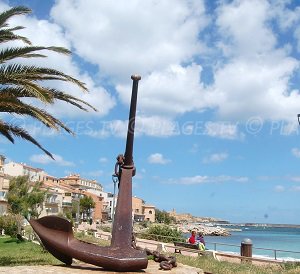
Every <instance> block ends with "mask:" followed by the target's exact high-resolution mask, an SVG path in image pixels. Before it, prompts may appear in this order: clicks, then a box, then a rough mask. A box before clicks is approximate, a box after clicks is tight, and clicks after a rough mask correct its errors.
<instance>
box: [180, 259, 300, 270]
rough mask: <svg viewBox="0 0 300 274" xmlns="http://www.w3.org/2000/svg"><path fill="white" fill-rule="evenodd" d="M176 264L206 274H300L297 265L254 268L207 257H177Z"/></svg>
mask: <svg viewBox="0 0 300 274" xmlns="http://www.w3.org/2000/svg"><path fill="white" fill-rule="evenodd" d="M176 257H177V262H179V263H182V264H185V265H189V266H193V267H197V268H201V269H203V270H204V271H206V272H210V273H214V274H233V273H239V274H257V273H259V274H281V273H288V274H296V273H300V267H299V265H297V264H293V265H291V264H283V265H281V266H280V265H268V266H256V265H252V264H240V263H229V262H219V261H216V260H215V259H213V258H211V257H207V256H201V257H198V258H196V257H190V256H183V255H177V256H176Z"/></svg>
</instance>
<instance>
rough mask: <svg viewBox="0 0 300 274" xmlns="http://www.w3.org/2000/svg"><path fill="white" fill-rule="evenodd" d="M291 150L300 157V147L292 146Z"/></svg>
mask: <svg viewBox="0 0 300 274" xmlns="http://www.w3.org/2000/svg"><path fill="white" fill-rule="evenodd" d="M291 152H292V154H293V155H294V156H295V157H296V158H300V149H299V148H296V147H294V148H292V150H291Z"/></svg>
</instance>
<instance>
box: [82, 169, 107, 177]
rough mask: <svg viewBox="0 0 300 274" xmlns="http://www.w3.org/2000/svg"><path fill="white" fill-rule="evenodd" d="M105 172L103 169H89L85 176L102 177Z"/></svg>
mask: <svg viewBox="0 0 300 274" xmlns="http://www.w3.org/2000/svg"><path fill="white" fill-rule="evenodd" d="M103 174H104V172H103V170H94V171H89V172H87V173H84V175H85V176H89V177H100V176H102V175H103Z"/></svg>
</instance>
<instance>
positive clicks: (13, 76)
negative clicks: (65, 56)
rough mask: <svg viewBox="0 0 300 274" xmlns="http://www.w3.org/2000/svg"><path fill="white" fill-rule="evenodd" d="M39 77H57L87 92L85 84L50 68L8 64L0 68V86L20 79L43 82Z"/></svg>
mask: <svg viewBox="0 0 300 274" xmlns="http://www.w3.org/2000/svg"><path fill="white" fill-rule="evenodd" d="M41 76H51V77H57V78H56V80H60V81H66V82H71V83H73V84H76V85H77V86H78V87H80V88H81V89H82V90H84V91H87V88H86V86H85V84H84V83H83V82H81V81H79V80H77V79H76V78H74V77H72V76H70V75H67V74H65V73H63V72H61V71H58V70H56V69H51V68H44V67H36V66H26V65H20V64H9V65H2V66H0V84H6V83H12V84H14V83H18V82H19V81H20V80H22V79H29V80H31V81H38V80H44V78H41Z"/></svg>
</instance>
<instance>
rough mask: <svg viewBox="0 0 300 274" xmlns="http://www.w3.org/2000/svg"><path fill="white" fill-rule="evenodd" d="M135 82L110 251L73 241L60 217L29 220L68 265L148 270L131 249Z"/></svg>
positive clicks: (141, 254)
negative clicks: (79, 262)
mask: <svg viewBox="0 0 300 274" xmlns="http://www.w3.org/2000/svg"><path fill="white" fill-rule="evenodd" d="M131 79H132V80H133V86H132V95H131V103H130V112H129V122H128V133H127V141H126V149H125V155H124V156H125V159H124V164H123V165H122V166H120V174H119V176H118V177H119V178H120V187H119V195H118V201H117V207H116V213H115V217H114V223H113V230H112V240H111V246H110V247H101V246H97V245H95V244H90V243H86V242H83V241H80V240H77V239H76V238H74V235H73V231H72V226H71V224H70V222H69V221H68V220H66V219H64V218H60V217H57V216H47V217H43V218H40V219H38V220H34V219H32V220H30V221H29V222H30V224H31V226H32V228H33V229H34V231H35V232H36V233H37V234H38V236H39V237H40V239H41V241H42V242H43V244H44V246H45V248H46V249H47V250H48V251H49V252H50V253H51V254H52V255H53V256H55V257H56V258H57V259H59V260H60V261H62V262H64V263H65V264H67V265H70V264H72V258H76V259H79V260H81V261H83V262H86V263H90V264H93V265H97V266H101V267H103V268H105V269H109V270H115V271H136V270H141V269H145V268H147V264H148V260H147V256H146V253H145V251H141V250H136V249H134V248H132V246H131V242H132V176H133V175H134V173H135V167H134V163H133V157H132V154H133V141H134V128H135V114H136V103H137V91H138V81H139V80H140V79H141V77H140V76H137V75H133V76H131Z"/></svg>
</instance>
